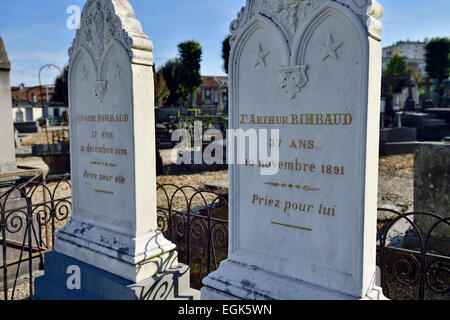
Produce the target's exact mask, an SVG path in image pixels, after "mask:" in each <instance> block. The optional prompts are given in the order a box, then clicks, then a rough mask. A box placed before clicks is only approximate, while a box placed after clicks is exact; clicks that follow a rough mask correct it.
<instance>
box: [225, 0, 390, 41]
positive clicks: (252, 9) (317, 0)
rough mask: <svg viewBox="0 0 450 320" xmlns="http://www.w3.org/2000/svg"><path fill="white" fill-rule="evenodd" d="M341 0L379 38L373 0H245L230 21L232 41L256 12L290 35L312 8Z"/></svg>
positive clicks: (377, 6)
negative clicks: (243, 4)
mask: <svg viewBox="0 0 450 320" xmlns="http://www.w3.org/2000/svg"><path fill="white" fill-rule="evenodd" d="M333 2H334V3H340V4H342V5H344V6H346V7H348V8H349V9H350V10H352V11H353V12H354V13H355V15H357V16H358V17H360V19H361V20H362V23H363V25H364V26H365V27H366V28H367V30H368V34H369V35H370V36H371V37H373V38H375V39H377V40H380V41H381V32H382V28H383V27H382V24H381V22H380V21H379V20H380V19H381V17H382V16H383V7H382V6H381V5H380V4H379V3H378V2H377V1H376V0H247V4H246V6H245V7H243V8H242V9H241V11H240V12H239V13H238V14H237V19H235V20H234V21H233V22H232V23H231V25H230V32H231V34H232V38H231V43H232V44H233V42H234V40H235V38H236V36H237V34H238V33H239V32H240V30H242V28H244V26H246V25H247V24H248V23H249V22H251V21H252V19H253V18H254V17H255V16H256V15H262V16H264V17H266V18H267V19H270V20H272V21H273V22H275V23H276V24H277V25H279V26H280V27H281V29H282V30H283V32H284V33H285V34H286V35H287V38H289V39H292V38H293V37H294V36H295V34H296V33H297V31H298V30H300V29H301V27H302V26H303V25H305V24H306V23H307V22H308V18H309V17H310V16H312V15H313V14H314V13H315V12H317V11H318V10H320V9H321V8H324V7H325V6H327V5H329V4H330V3H333Z"/></svg>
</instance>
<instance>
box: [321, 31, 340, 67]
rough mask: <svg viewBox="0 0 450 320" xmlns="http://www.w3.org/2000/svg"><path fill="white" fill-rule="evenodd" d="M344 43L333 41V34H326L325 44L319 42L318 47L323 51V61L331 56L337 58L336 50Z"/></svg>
mask: <svg viewBox="0 0 450 320" xmlns="http://www.w3.org/2000/svg"><path fill="white" fill-rule="evenodd" d="M343 44H344V43H343V42H341V43H339V44H337V43H335V42H334V41H333V36H332V35H331V33H330V35H329V36H328V41H327V43H326V44H325V45H322V44H319V45H318V47H319V49H320V51H322V52H323V54H324V56H323V59H322V60H323V61H325V60H327V59H328V58H329V57H332V58H334V59H336V60H338V55H337V50H338V49H339V48H340V47H342V45H343Z"/></svg>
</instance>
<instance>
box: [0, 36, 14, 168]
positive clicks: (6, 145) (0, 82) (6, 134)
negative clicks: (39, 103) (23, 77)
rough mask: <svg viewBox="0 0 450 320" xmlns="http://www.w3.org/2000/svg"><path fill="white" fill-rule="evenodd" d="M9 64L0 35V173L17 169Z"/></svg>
mask: <svg viewBox="0 0 450 320" xmlns="http://www.w3.org/2000/svg"><path fill="white" fill-rule="evenodd" d="M10 70H11V64H10V62H9V59H8V54H7V52H6V49H5V45H4V43H3V39H2V38H1V37H0V137H2V144H1V150H0V174H2V173H11V172H16V171H17V166H16V153H15V150H14V128H13V120H12V105H11V84H10V79H9V72H10Z"/></svg>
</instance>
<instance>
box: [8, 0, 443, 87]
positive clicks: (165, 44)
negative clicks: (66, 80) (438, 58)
mask: <svg viewBox="0 0 450 320" xmlns="http://www.w3.org/2000/svg"><path fill="white" fill-rule="evenodd" d="M0 1H1V6H2V11H1V13H0V35H1V36H2V37H3V40H4V41H5V45H6V48H7V51H8V54H9V58H10V60H11V62H12V68H13V70H12V72H11V82H12V85H17V84H19V83H20V82H24V83H25V84H26V85H27V86H31V85H37V84H38V83H39V82H38V76H37V75H38V71H39V68H40V67H41V66H42V65H44V64H46V63H53V64H56V65H58V66H60V67H63V66H64V65H65V64H67V60H68V56H67V50H68V48H69V47H70V45H71V43H72V40H73V38H74V36H75V31H74V30H69V29H67V27H66V20H67V19H68V17H69V14H67V13H66V10H67V8H68V7H69V6H70V5H78V6H80V7H82V6H83V5H84V3H85V2H86V0H14V1H11V0H0ZM130 2H131V4H132V5H133V7H134V9H135V11H136V16H137V18H138V19H139V20H140V21H141V23H142V25H143V29H144V32H145V33H146V34H147V35H148V36H149V38H150V39H151V40H152V41H153V43H154V46H155V49H154V54H155V63H156V65H157V67H159V66H161V65H162V64H164V62H165V61H166V60H167V59H170V58H174V57H176V56H177V44H178V43H179V42H182V41H185V40H190V39H195V40H197V41H199V42H200V44H201V45H202V47H203V62H202V74H204V75H221V74H223V71H222V68H221V66H222V59H221V43H222V40H223V38H224V37H225V36H226V35H227V33H228V28H229V24H230V22H231V21H232V20H233V19H234V18H235V17H236V13H237V12H238V11H239V9H240V7H241V6H243V5H244V4H245V0H130ZM379 2H380V3H381V4H382V5H383V6H384V9H385V10H384V12H385V15H384V17H383V20H382V21H383V23H384V27H385V28H384V32H383V37H384V40H383V42H382V45H383V46H387V45H389V44H391V43H394V42H396V41H398V40H407V39H409V40H423V39H424V38H426V37H429V38H431V37H435V36H450V18H449V12H450V1H448V0H427V1H423V0H379ZM54 77H55V71H45V72H43V74H42V82H43V83H44V84H45V83H52V82H53V80H54Z"/></svg>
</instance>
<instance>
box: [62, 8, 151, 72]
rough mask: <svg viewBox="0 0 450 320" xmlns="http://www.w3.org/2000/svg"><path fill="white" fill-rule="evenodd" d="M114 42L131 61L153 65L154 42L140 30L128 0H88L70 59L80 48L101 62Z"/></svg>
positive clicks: (70, 50) (71, 49)
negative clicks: (125, 52)
mask: <svg viewBox="0 0 450 320" xmlns="http://www.w3.org/2000/svg"><path fill="white" fill-rule="evenodd" d="M113 41H114V42H116V43H119V44H120V45H121V46H122V47H123V48H124V49H125V50H126V51H127V52H128V53H129V56H130V61H131V62H133V63H139V64H145V65H152V64H153V55H152V53H151V51H152V50H153V44H152V42H151V41H150V40H149V39H148V37H147V35H146V34H145V33H144V32H143V31H142V25H141V23H140V22H139V21H138V20H137V19H136V15H135V13H134V10H133V7H132V6H131V4H130V3H129V2H128V1H127V0H88V1H87V2H86V4H85V6H84V8H83V11H82V13H81V21H80V26H79V29H78V30H77V34H76V37H75V40H74V41H73V44H72V47H71V48H70V49H69V56H70V59H71V60H72V59H73V58H74V57H75V56H76V55H77V53H78V51H79V49H80V48H81V47H83V48H84V49H86V50H88V51H89V52H90V54H91V55H92V56H93V57H94V58H95V60H97V61H100V60H101V59H102V57H103V55H104V54H105V53H106V52H107V51H108V50H107V49H108V47H110V46H111V45H112V43H113Z"/></svg>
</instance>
